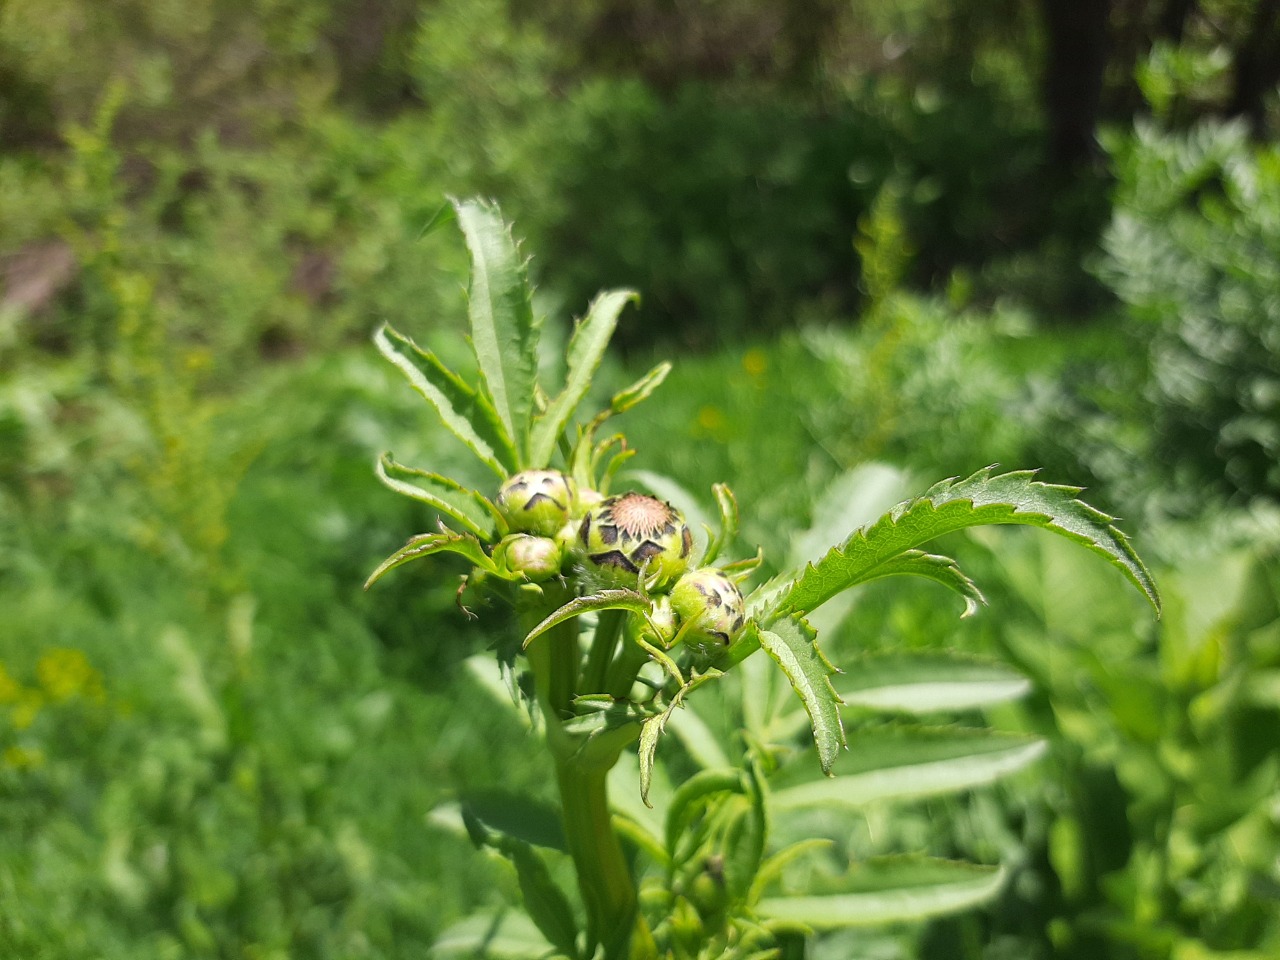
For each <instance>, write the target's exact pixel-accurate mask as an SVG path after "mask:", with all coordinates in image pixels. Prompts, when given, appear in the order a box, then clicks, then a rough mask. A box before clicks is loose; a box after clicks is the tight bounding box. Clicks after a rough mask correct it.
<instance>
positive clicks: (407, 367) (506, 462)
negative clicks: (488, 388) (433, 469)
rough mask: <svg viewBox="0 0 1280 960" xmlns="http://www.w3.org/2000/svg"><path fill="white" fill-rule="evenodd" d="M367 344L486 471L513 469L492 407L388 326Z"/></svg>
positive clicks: (503, 431) (504, 433) (434, 358)
mask: <svg viewBox="0 0 1280 960" xmlns="http://www.w3.org/2000/svg"><path fill="white" fill-rule="evenodd" d="M373 342H374V344H376V345H377V347H378V351H379V352H380V353H381V354H382V355H383V356H384V357H386V358H387V359H388V360H390V361H391V363H392V364H393V365H394V366H395V368H396V369H397V370H399V371H400V372H401V373H403V374H404V375H405V377H406V378H407V379H408V381H409V383H410V384H411V385H412V386H413V388H414V389H415V390H417V391H418V393H420V394H421V395H422V396H423V397H424V398H425V399H426V401H427V402H428V403H430V404H431V406H432V407H434V408H435V411H436V413H437V414H438V415H439V417H440V420H441V422H443V423H444V425H445V426H446V427H448V428H449V430H450V431H451V432H452V433H453V435H454V436H456V437H457V438H458V439H459V440H461V441H462V442H463V443H465V444H466V445H467V447H468V448H470V450H471V452H472V453H474V454H475V455H476V456H477V457H479V458H480V460H481V461H483V462H484V464H485V465H486V466H488V467H489V469H491V470H493V472H494V473H496V474H497V475H498V476H499V477H504V478H505V477H506V476H507V474H509V473H514V472H515V471H516V470H518V469H519V466H518V461H519V458H518V457H517V455H516V450H515V447H514V446H513V445H512V441H511V436H510V434H509V433H508V432H507V430H506V428H505V427H503V425H502V423H501V421H499V420H498V417H497V414H496V413H494V411H493V407H492V405H491V404H489V403H488V402H487V401H486V399H485V398H484V397H483V396H482V395H481V394H480V393H478V392H477V391H476V390H475V389H474V388H472V387H471V386H469V385H468V384H466V383H465V382H463V380H462V378H460V377H459V376H458V375H457V374H456V373H454V372H453V371H452V370H450V369H449V368H448V367H446V366H445V365H444V364H443V363H442V362H441V361H440V358H439V357H437V356H436V355H435V354H434V353H432V352H431V351H430V350H424V349H423V348H422V347H420V346H418V345H417V344H416V343H414V342H413V341H412V340H410V339H409V338H408V337H406V336H405V335H404V334H402V333H400V332H399V331H397V330H395V329H394V328H392V327H391V326H388V325H384V326H383V327H382V328H381V329H379V330H378V332H377V333H375V334H374V335H373Z"/></svg>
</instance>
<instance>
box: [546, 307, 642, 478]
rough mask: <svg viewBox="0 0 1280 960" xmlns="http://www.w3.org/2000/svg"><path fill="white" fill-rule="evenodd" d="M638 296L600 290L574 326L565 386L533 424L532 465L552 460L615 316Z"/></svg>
mask: <svg viewBox="0 0 1280 960" xmlns="http://www.w3.org/2000/svg"><path fill="white" fill-rule="evenodd" d="M639 299H640V296H639V294H637V293H636V292H635V291H634V290H609V291H606V292H604V293H601V294H599V295H598V296H597V297H596V298H595V299H594V300H592V301H591V306H590V307H589V308H588V310H587V315H586V317H585V318H583V320H582V321H581V322H580V323H578V325H577V326H575V327H574V330H573V336H572V338H570V340H569V349H568V353H567V361H566V362H567V364H568V371H567V373H566V375H565V385H564V389H563V390H562V391H560V393H559V394H558V395H557V396H556V398H555V399H554V400H553V401H551V405H550V406H549V407H548V408H547V412H546V413H545V414H543V415H542V417H541V418H539V420H538V421H537V423H536V424H535V426H534V430H533V439H532V449H531V451H530V454H529V462H530V465H531V466H534V467H542V466H546V465H547V464H548V463H550V462H551V456H552V454H553V453H555V449H556V442H557V441H558V440H559V439H560V435H561V433H563V432H564V429H565V427H567V426H568V424H569V421H570V420H571V419H572V418H573V413H574V411H575V410H577V409H578V405H579V404H580V403H581V402H582V398H583V397H585V396H586V394H587V390H588V389H589V388H590V387H591V378H592V377H594V376H595V374H596V371H597V370H598V369H599V367H600V361H601V359H602V358H603V357H604V352H605V348H606V347H608V345H609V340H610V338H611V337H612V336H613V331H614V329H615V328H616V327H617V325H618V315H619V314H620V313H622V308H623V307H625V306H626V305H627V303H628V301H631V302H638V301H639Z"/></svg>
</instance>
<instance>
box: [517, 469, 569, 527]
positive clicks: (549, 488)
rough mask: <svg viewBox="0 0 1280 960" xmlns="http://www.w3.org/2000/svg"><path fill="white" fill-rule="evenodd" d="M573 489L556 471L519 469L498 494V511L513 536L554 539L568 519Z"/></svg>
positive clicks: (566, 478) (565, 476)
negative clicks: (519, 534) (527, 534)
mask: <svg viewBox="0 0 1280 960" xmlns="http://www.w3.org/2000/svg"><path fill="white" fill-rule="evenodd" d="M576 486H577V485H576V484H575V483H574V482H573V478H572V477H569V476H568V475H566V474H563V473H561V472H560V471H559V470H522V471H520V472H519V473H517V474H513V475H512V476H511V477H508V478H507V481H506V482H505V483H504V484H503V485H502V488H501V489H500V490H499V491H498V500H497V506H498V511H499V512H500V513H501V514H502V516H503V519H505V520H506V521H507V526H509V527H510V528H511V530H512V531H513V532H515V533H535V534H538V535H539V536H543V537H550V536H554V535H555V533H556V531H557V530H559V529H560V528H561V527H562V526H564V523H565V521H566V520H568V519H569V511H570V508H571V506H572V505H573V502H574V499H575V493H576V491H575V487H576Z"/></svg>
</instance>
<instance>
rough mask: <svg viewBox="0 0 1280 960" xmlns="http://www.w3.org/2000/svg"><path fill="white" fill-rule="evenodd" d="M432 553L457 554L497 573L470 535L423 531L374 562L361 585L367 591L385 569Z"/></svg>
mask: <svg viewBox="0 0 1280 960" xmlns="http://www.w3.org/2000/svg"><path fill="white" fill-rule="evenodd" d="M435 553H457V554H460V555H462V556H464V557H466V558H467V559H468V560H470V561H471V562H472V564H474V565H475V566H477V567H479V568H480V569H481V570H485V571H487V572H489V573H497V568H496V567H494V565H493V561H492V560H491V559H489V555H488V554H487V553H485V552H484V547H482V546H481V545H480V541H479V540H477V539H476V538H475V537H473V536H472V535H471V534H469V533H452V532H446V533H423V534H419V535H418V536H416V537H412V538H411V539H410V540H409V542H408V543H406V544H405V545H404V546H403V547H401V548H400V549H399V550H397V551H396V552H395V553H393V554H392V555H391V556H389V557H387V559H385V560H383V561H382V563H380V564H378V568H377V569H376V570H374V571H373V573H371V574H369V579H368V580H366V581H365V582H364V588H365V589H366V590H368V589H369V588H370V587H371V586H373V585H374V584H375V583H377V582H378V580H380V579H382V575H383V574H385V573H386V572H387V571H388V570H394V569H395V568H396V567H398V566H400V565H401V564H404V563H408V562H409V561H410V560H418V559H421V558H422V557H429V556H431V555H432V554H435Z"/></svg>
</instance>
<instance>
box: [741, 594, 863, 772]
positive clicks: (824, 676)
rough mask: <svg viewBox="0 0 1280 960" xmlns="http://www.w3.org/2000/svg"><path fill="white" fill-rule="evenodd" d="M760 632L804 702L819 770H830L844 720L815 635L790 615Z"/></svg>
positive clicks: (771, 655)
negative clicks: (820, 765)
mask: <svg viewBox="0 0 1280 960" xmlns="http://www.w3.org/2000/svg"><path fill="white" fill-rule="evenodd" d="M759 636H760V646H762V647H764V649H765V652H767V653H768V654H769V656H770V657H772V658H773V659H774V661H775V662H776V663H777V664H778V666H780V667H781V668H782V672H783V673H785V674H786V675H787V679H788V680H789V681H790V682H791V686H792V688H793V689H794V690H795V691H796V693H797V694H798V695H799V697H800V701H801V703H803V704H804V708H805V711H806V712H807V713H808V714H809V722H810V724H811V725H812V726H813V739H814V742H815V743H817V745H818V760H819V761H820V762H821V764H822V772H823V773H830V772H831V765H832V764H833V763H835V760H836V756H837V754H838V753H839V751H840V748H841V747H842V746H844V743H845V739H844V724H843V722H842V721H841V719H840V698H839V697H837V696H836V692H835V689H834V688H833V687H832V686H831V674H832V673H834V672H835V671H834V670H833V669H832V667H831V665H830V664H829V663H828V662H827V660H826V658H825V657H824V656H823V655H822V653H821V652H820V651H819V650H818V645H817V635H816V634H815V633H814V631H813V629H812V628H811V627H809V626H808V624H806V623H805V622H804V621H803V620H801V619H799V618H797V617H792V618H788V619H786V620H780V621H778V622H776V623H774V624H772V625H771V629H768V630H761V631H760V632H759Z"/></svg>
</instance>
